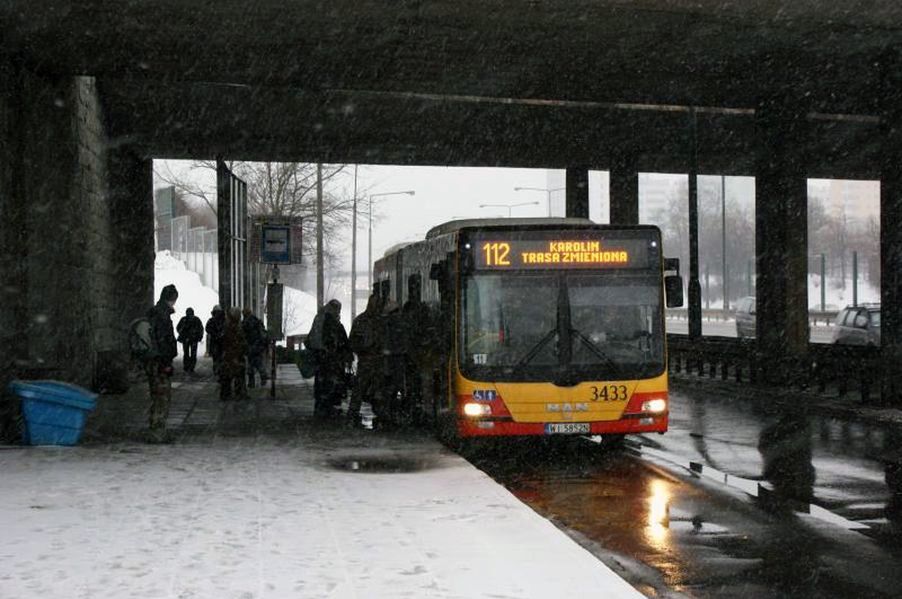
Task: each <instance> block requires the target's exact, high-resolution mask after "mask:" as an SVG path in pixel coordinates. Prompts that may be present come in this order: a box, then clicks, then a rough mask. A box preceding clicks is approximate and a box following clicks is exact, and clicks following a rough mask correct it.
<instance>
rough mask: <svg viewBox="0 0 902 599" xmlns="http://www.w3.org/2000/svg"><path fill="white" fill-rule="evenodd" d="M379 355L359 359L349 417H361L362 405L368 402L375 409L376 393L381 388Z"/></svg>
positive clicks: (353, 418) (352, 418)
mask: <svg viewBox="0 0 902 599" xmlns="http://www.w3.org/2000/svg"><path fill="white" fill-rule="evenodd" d="M379 374H380V370H379V357H378V356H377V357H365V358H358V359H357V381H356V384H355V385H354V389H353V390H352V391H351V403H350V404H349V405H348V419H351V420H356V419H359V418H360V406H361V405H362V404H363V402H364V401H365V402H368V403H369V404H370V405H371V406H373V409H374V410H375V409H376V408H375V405H376V393H377V392H378V390H379Z"/></svg>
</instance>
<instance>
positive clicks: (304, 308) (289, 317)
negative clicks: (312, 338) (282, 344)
mask: <svg viewBox="0 0 902 599" xmlns="http://www.w3.org/2000/svg"><path fill="white" fill-rule="evenodd" d="M315 316H316V297H314V296H312V295H310V294H309V293H305V292H303V291H301V290H300V289H295V288H294V287H288V286H286V287H285V288H284V289H283V291H282V328H283V329H284V331H285V335H286V336H288V335H306V334H307V332H308V331H309V330H310V325H311V324H313V318H314V317H315Z"/></svg>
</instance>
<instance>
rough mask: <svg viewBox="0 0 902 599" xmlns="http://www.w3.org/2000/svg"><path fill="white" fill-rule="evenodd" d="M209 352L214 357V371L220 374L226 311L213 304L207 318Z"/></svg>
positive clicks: (206, 328)
mask: <svg viewBox="0 0 902 599" xmlns="http://www.w3.org/2000/svg"><path fill="white" fill-rule="evenodd" d="M205 330H206V331H207V352H208V353H209V354H210V357H211V358H213V373H214V374H216V375H217V376H218V375H219V364H220V363H221V362H222V336H223V334H225V312H224V311H223V309H222V308H220V307H219V306H218V305H216V306H213V310H211V311H210V318H209V319H208V320H207V326H206V327H205Z"/></svg>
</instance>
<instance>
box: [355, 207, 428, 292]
mask: <svg viewBox="0 0 902 599" xmlns="http://www.w3.org/2000/svg"><path fill="white" fill-rule="evenodd" d="M416 194H417V192H415V191H413V190H407V191H386V192H383V193H371V194H370V195H369V198H368V200H367V202H368V203H369V210H370V218H369V220H370V226H369V236H368V240H367V244H368V246H369V247H368V250H367V256H368V257H369V279H368V280H369V288H370V290H371V291H372V289H373V198H377V197H382V196H400V195H406V196H413V195H416Z"/></svg>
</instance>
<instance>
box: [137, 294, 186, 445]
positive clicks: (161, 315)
mask: <svg viewBox="0 0 902 599" xmlns="http://www.w3.org/2000/svg"><path fill="white" fill-rule="evenodd" d="M178 297H179V292H178V290H177V289H176V288H175V285H166V286H165V287H163V289H162V291H161V292H160V299H159V301H157V303H156V305H154V307H153V308H151V309H150V310H148V312H147V320H148V321H149V323H150V337H151V341H152V346H153V347H154V352H153V354H152V355H151V356H150V357H149V358H148V359H147V360H145V362H144V371H145V373H146V374H147V383H148V386H149V388H150V414H149V422H148V424H149V429H150V434H149V437H148V440H149V441H150V442H152V443H162V442H165V441H167V440H168V439H167V436H166V420H167V419H168V418H169V404H170V403H171V401H172V371H173V368H172V361H173V360H174V359H175V357H176V355H178V349H177V347H176V341H175V331H174V330H173V328H172V314H173V313H174V312H175V302H176V300H178Z"/></svg>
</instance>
